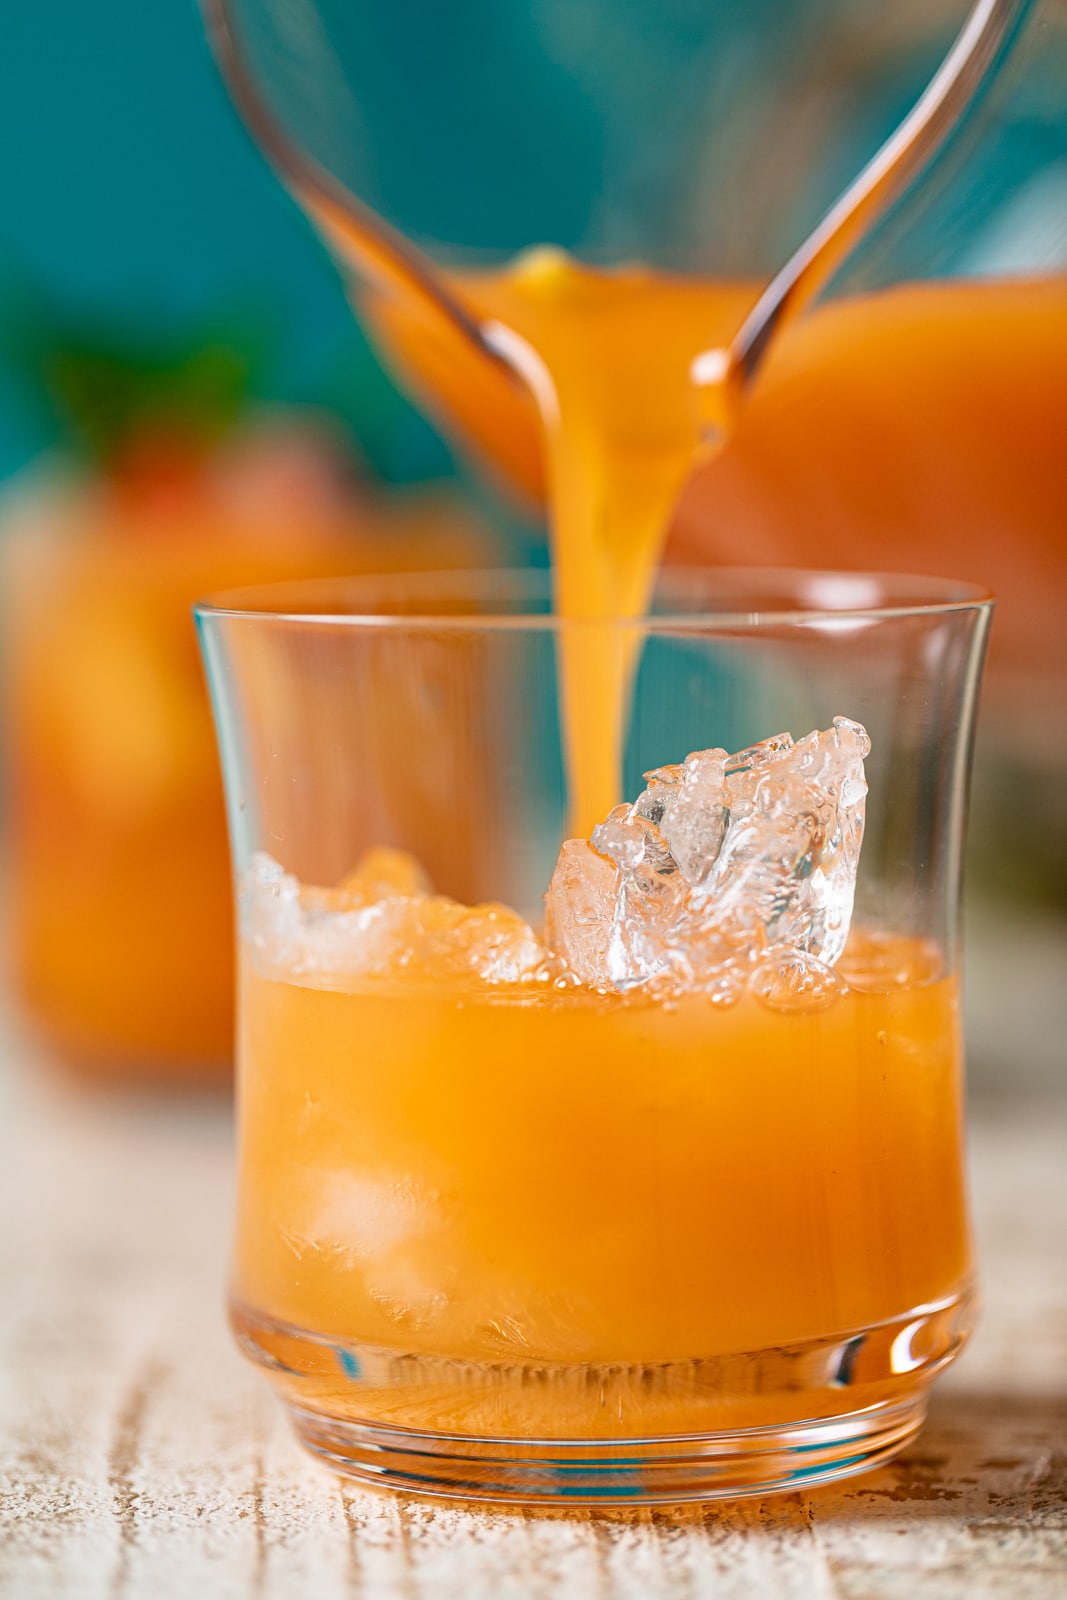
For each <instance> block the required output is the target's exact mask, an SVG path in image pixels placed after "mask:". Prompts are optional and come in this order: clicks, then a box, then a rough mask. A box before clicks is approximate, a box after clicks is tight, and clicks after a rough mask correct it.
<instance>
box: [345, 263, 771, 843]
mask: <svg viewBox="0 0 1067 1600" xmlns="http://www.w3.org/2000/svg"><path fill="white" fill-rule="evenodd" d="M452 287H453V289H454V291H455V292H456V293H457V295H458V296H459V298H460V299H461V300H462V301H463V303H464V304H465V305H467V306H468V307H469V308H470V310H471V312H472V313H473V315H474V316H475V319H476V320H477V322H478V323H479V324H480V325H481V327H482V328H483V329H489V330H492V329H495V328H498V327H503V328H504V329H506V330H507V337H506V343H505V344H504V349H505V353H506V355H507V358H508V362H509V363H510V364H511V366H512V367H513V368H514V369H515V373H518V375H519V378H520V379H521V384H520V382H517V381H516V378H515V375H514V373H513V374H512V375H511V376H509V375H508V372H507V370H506V368H505V367H504V366H494V365H493V364H492V363H491V362H490V361H488V360H487V359H486V358H485V357H484V356H480V355H479V354H478V352H477V350H476V349H475V348H474V347H473V346H472V345H471V344H470V343H469V342H466V341H465V340H464V339H463V337H462V336H461V335H460V334H458V333H457V332H455V331H454V330H453V329H452V328H451V327H450V326H448V325H446V324H443V323H442V321H441V319H440V318H439V317H438V318H435V317H434V315H433V313H432V312H430V311H429V310H426V311H424V312H423V314H422V315H420V314H419V313H418V312H417V311H416V310H414V309H413V308H412V307H411V304H410V302H407V301H400V300H388V299H374V300H373V301H371V303H370V308H369V309H370V315H371V319H372V324H373V325H374V326H375V327H376V328H377V329H378V331H379V334H380V336H381V337H382V339H383V341H384V343H385V345H386V348H387V349H388V350H389V351H390V352H391V353H392V355H393V357H394V359H395V360H396V361H397V362H398V364H399V365H400V367H401V370H402V371H405V372H408V373H410V374H412V377H413V382H414V384H415V386H416V388H418V389H419V391H420V393H422V394H427V395H429V396H430V399H431V404H433V405H435V406H436V407H438V408H443V409H444V410H445V411H446V412H447V413H448V414H449V415H451V416H453V417H454V418H456V419H458V420H459V422H460V424H461V425H464V426H466V428H467V429H468V430H469V431H471V432H472V433H473V436H474V437H475V439H477V440H479V442H480V443H481V444H482V445H483V447H485V448H486V449H487V450H488V451H490V452H491V453H492V455H493V456H494V457H495V458H496V460H497V462H498V464H499V465H500V466H502V467H503V469H504V470H505V471H506V472H507V473H509V474H510V475H512V476H513V477H514V478H515V479H516V480H517V481H518V482H520V483H521V484H523V485H524V486H526V487H527V488H537V487H539V485H540V476H539V468H540V452H541V441H542V440H543V442H544V443H543V448H544V471H545V475H546V477H545V490H546V493H547V498H548V503H549V506H550V519H551V529H552V567H553V577H554V590H555V605H556V610H557V611H558V612H559V614H560V615H561V616H564V617H568V618H580V619H582V622H583V627H582V628H581V629H579V630H572V631H571V632H570V633H569V634H568V635H567V636H565V637H564V639H563V641H562V646H561V662H560V671H561V679H562V689H561V699H562V712H563V724H564V737H565V745H566V749H565V753H566V758H567V774H568V781H569V787H570V813H569V823H568V827H569V832H570V833H571V835H572V836H574V837H579V838H580V837H586V836H587V835H588V834H589V833H590V832H591V831H592V829H593V828H594V827H595V826H596V824H597V823H598V822H599V821H601V820H602V818H603V817H604V816H605V815H606V814H607V812H608V811H609V810H610V809H611V807H612V806H613V805H614V804H615V803H616V802H617V801H618V799H619V782H620V774H621V769H622V738H623V725H624V719H625V703H626V697H627V689H628V684H629V676H630V668H631V667H632V664H633V663H632V659H631V651H630V650H628V649H627V648H626V646H625V644H624V645H623V646H622V647H620V644H619V639H618V634H617V632H616V631H615V630H610V631H609V630H607V629H605V630H603V631H600V630H598V629H597V628H596V627H595V625H592V626H585V624H595V621H596V619H598V618H600V619H604V618H619V617H622V618H627V617H638V616H641V615H642V614H643V613H644V611H645V609H646V607H647V604H648V600H649V596H650V593H651V589H652V584H653V580H654V578H655V574H656V570H657V568H658V566H659V562H660V558H661V555H662V553H663V545H664V540H665V538H666V534H667V529H668V526H669V523H670V517H671V512H672V510H673V507H674V504H675V502H676V500H677V499H678V496H679V495H680V493H681V491H682V487H683V485H684V483H685V481H686V479H687V477H688V476H689V474H690V473H691V471H692V468H693V466H694V463H695V461H696V459H697V456H698V453H699V451H700V448H701V435H702V419H703V414H704V413H703V409H702V406H701V401H700V396H699V394H698V391H697V390H696V389H695V388H694V386H693V384H692V382H691V381H690V376H689V368H690V365H691V363H692V360H693V357H694V356H695V355H697V354H698V353H699V352H700V351H701V350H703V349H706V348H709V347H713V346H720V345H722V344H725V343H726V342H728V340H729V339H730V337H731V336H732V335H733V333H734V332H735V331H736V329H737V327H738V326H739V324H740V322H741V320H742V318H743V316H744V313H745V311H746V310H747V309H748V307H749V305H750V304H751V303H752V301H753V299H754V298H755V292H756V291H755V289H754V287H753V286H752V285H749V284H741V285H738V284H718V283H705V282H700V281H699V280H696V279H691V280H688V279H669V278H664V277H657V276H656V275H654V274H653V273H651V272H649V271H648V269H647V268H642V267H634V268H627V269H620V270H618V271H615V272H594V271H592V270H591V269H588V268H584V267H580V266H578V265H576V264H575V263H574V262H572V261H570V260H568V258H567V257H565V256H563V255H561V254H560V253H558V252H555V251H534V252H531V253H530V254H529V255H528V256H527V257H525V258H522V259H521V260H520V261H519V263H518V264H517V265H516V266H515V268H514V269H513V270H512V271H510V272H508V273H504V274H495V275H488V274H487V275H484V276H474V275H466V276H464V277H463V278H461V279H456V280H454V281H453V283H452ZM490 337H494V335H493V334H490Z"/></svg>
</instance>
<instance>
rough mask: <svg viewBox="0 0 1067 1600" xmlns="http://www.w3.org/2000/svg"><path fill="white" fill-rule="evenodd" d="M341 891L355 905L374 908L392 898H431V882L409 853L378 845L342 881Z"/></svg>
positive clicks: (363, 856)
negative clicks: (416, 896) (420, 896)
mask: <svg viewBox="0 0 1067 1600" xmlns="http://www.w3.org/2000/svg"><path fill="white" fill-rule="evenodd" d="M340 887H341V888H342V889H343V890H344V892H345V894H346V895H347V896H350V897H351V899H352V902H353V904H356V903H358V904H360V905H374V904H375V903H376V902H377V901H378V900H386V899H388V898H389V897H390V896H392V895H407V896H412V895H424V894H429V893H430V880H429V878H428V877H427V876H426V874H425V872H424V871H423V869H422V867H421V866H420V865H419V863H418V862H417V861H416V860H415V857H414V856H412V855H408V853H407V851H406V850H393V849H391V848H390V847H388V846H386V845H379V846H377V847H376V848H375V849H373V850H368V851H367V852H366V853H365V854H364V855H362V856H360V858H359V861H358V862H357V863H356V865H355V866H354V867H353V869H352V871H351V872H349V873H346V874H345V876H344V877H343V878H342V879H341V884H340Z"/></svg>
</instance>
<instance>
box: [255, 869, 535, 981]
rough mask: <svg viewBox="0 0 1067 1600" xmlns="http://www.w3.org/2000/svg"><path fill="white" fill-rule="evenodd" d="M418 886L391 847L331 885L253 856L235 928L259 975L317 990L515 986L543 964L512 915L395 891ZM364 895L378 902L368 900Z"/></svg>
mask: <svg viewBox="0 0 1067 1600" xmlns="http://www.w3.org/2000/svg"><path fill="white" fill-rule="evenodd" d="M383 857H386V858H387V859H383ZM416 874H418V876H416ZM419 882H425V879H424V878H423V877H422V875H421V873H420V870H419V868H418V867H417V865H416V864H415V863H414V862H413V861H411V858H410V857H403V856H400V855H399V852H392V851H391V852H381V853H379V852H371V854H370V855H369V856H368V857H365V858H364V861H363V862H362V863H361V864H360V866H359V867H358V868H357V869H356V871H355V873H354V874H350V875H349V878H348V879H346V880H345V882H344V884H342V886H340V887H339V888H336V889H324V888H317V887H312V886H306V885H301V884H300V883H299V882H298V881H297V879H296V878H295V877H293V876H291V875H290V874H288V873H286V872H284V871H283V869H282V868H281V867H280V866H279V865H278V863H277V862H276V861H273V860H272V859H271V858H270V857H269V856H266V855H257V856H255V857H253V860H252V863H251V866H250V868H249V870H248V872H247V874H246V876H245V882H244V892H243V895H242V928H243V931H244V935H245V938H246V939H247V940H248V942H249V943H250V945H251V947H252V950H253V952H254V954H255V957H256V961H257V965H258V966H259V967H260V969H261V970H262V971H264V972H265V973H266V974H267V975H268V976H271V977H278V978H282V979H288V980H289V981H294V980H295V981H298V982H304V983H307V984H309V985H311V986H318V987H322V988H343V987H344V986H345V985H346V984H348V983H350V982H352V981H354V980H357V979H360V978H388V977H397V976H403V977H405V978H410V977H417V978H421V979H429V980H451V979H455V978H457V977H460V978H464V977H473V978H476V979H480V980H481V981H483V982H485V983H519V982H521V981H522V980H523V979H524V978H525V977H527V976H532V975H533V974H534V973H535V972H536V971H537V970H538V969H539V968H541V967H542V966H543V965H544V963H545V959H546V955H547V952H546V950H545V948H544V946H543V945H542V944H541V942H540V940H539V939H538V938H537V936H536V935H535V933H534V931H533V929H532V928H531V927H530V926H529V924H528V923H527V922H524V921H523V919H522V918H521V917H520V916H519V915H518V913H517V912H515V911H512V910H510V909H509V908H508V907H507V906H501V905H480V906H463V905H460V904H459V902H458V901H455V900H449V899H447V898H446V897H445V896H444V895H432V894H425V893H406V892H404V893H398V892H396V891H397V886H398V885H403V886H404V887H405V888H410V887H412V886H414V885H415V884H416V883H419ZM382 891H384V893H383V892H382ZM374 892H378V893H379V894H381V898H379V899H376V900H368V898H367V897H368V896H369V895H370V894H372V893H374Z"/></svg>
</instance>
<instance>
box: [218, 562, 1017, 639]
mask: <svg viewBox="0 0 1067 1600" xmlns="http://www.w3.org/2000/svg"><path fill="white" fill-rule="evenodd" d="M686 591H688V593H689V594H690V596H691V597H692V598H693V599H695V600H696V601H698V602H699V603H698V604H697V605H695V606H694V605H690V606H688V608H683V609H677V608H673V607H668V608H667V609H663V610H656V609H652V610H648V609H646V610H644V611H642V612H641V613H638V614H636V615H632V616H624V615H619V614H611V615H606V616H595V617H575V616H569V617H564V616H560V615H558V614H557V613H556V612H554V611H551V610H537V611H531V610H511V611H508V610H506V609H493V607H494V606H495V607H498V608H499V607H501V606H504V605H506V604H507V603H508V601H509V600H510V601H511V603H512V604H514V603H515V602H518V603H519V604H521V603H523V602H526V603H527V604H530V603H533V602H535V601H537V602H541V603H545V602H548V603H549V604H550V603H551V598H552V573H551V571H550V570H547V569H545V568H524V567H489V568H464V567H460V568H450V569H447V570H437V571H430V572H383V573H359V574H353V575H352V576H350V577H330V578H305V579H295V580H286V581H281V582H275V583H261V584H248V585H241V586H239V587H235V588H232V589H221V590H217V591H215V592H213V593H212V594H209V595H207V596H205V597H204V598H203V599H202V600H198V601H196V602H195V604H194V605H193V608H192V609H193V614H194V616H195V617H196V619H197V621H198V622H207V621H215V620H218V621H222V620H231V621H245V622H259V623H263V624H270V623H276V624H287V625H293V624H302V625H307V626H314V627H340V628H346V627H347V628H375V629H377V628H383V629H399V628H410V629H413V630H422V629H433V630H437V631H439V630H442V629H445V630H452V629H454V630H456V631H466V632H469V631H471V630H472V629H474V630H479V631H481V630H497V629H499V630H503V631H509V632H510V631H514V632H545V631H548V632H558V631H564V630H566V631H570V630H571V629H586V628H605V627H611V628H618V629H624V628H627V629H629V628H639V629H641V630H642V631H644V632H661V631H669V632H690V631H691V632H704V631H706V630H707V629H708V628H709V627H715V628H729V629H735V630H752V631H756V630H758V629H765V628H769V627H774V626H804V625H809V626H812V625H818V624H819V623H820V622H825V623H834V622H837V623H841V622H843V621H845V620H849V621H857V622H883V621H886V622H887V621H893V620H899V619H902V618H907V617H929V616H937V615H943V614H945V613H951V612H957V611H958V612H966V611H991V610H992V609H993V606H994V604H995V600H994V596H993V594H992V593H991V592H990V590H988V589H987V588H985V587H984V586H983V585H981V584H976V583H968V582H965V581H963V580H957V579H954V578H941V577H931V576H927V575H919V574H912V573H898V572H882V571H873V570H872V571H866V570H862V569H857V570H852V571H846V570H843V569H840V568H838V569H835V568H805V567H744V566H722V567H713V566H706V567H692V566H666V567H663V568H661V569H660V571H659V573H658V574H657V580H656V586H655V591H654V593H655V594H659V595H660V596H661V597H662V598H664V599H669V598H670V597H671V596H672V595H675V594H677V593H679V592H682V593H684V592H686ZM435 602H437V603H438V606H439V607H440V608H434V603H435ZM447 602H451V603H452V604H453V605H457V604H470V603H472V602H473V603H475V604H477V603H478V602H483V603H484V605H485V609H475V610H465V611H455V610H448V609H444V606H445V604H446V603H447ZM342 603H343V605H344V609H337V607H338V606H340V605H341V604H342ZM420 604H421V605H423V606H425V607H428V608H430V609H414V610H413V609H406V608H407V607H411V606H419V605H420ZM331 605H332V606H333V607H334V608H333V609H330V607H331ZM390 607H392V608H393V609H389V608H390Z"/></svg>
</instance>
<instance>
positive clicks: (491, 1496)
mask: <svg viewBox="0 0 1067 1600" xmlns="http://www.w3.org/2000/svg"><path fill="white" fill-rule="evenodd" d="M926 1400H927V1395H926V1389H925V1386H924V1387H923V1388H922V1389H920V1390H918V1391H917V1392H916V1393H914V1394H912V1395H911V1396H909V1397H908V1398H907V1399H906V1400H901V1401H897V1402H896V1403H894V1404H884V1405H880V1406H872V1407H870V1408H869V1409H867V1410H864V1411H856V1412H851V1413H847V1414H845V1415H844V1416H838V1417H834V1418H832V1419H829V1420H826V1419H817V1420H814V1421H811V1422H800V1423H795V1424H793V1425H791V1426H788V1427H784V1428H746V1429H742V1430H740V1431H738V1432H736V1433H708V1434H698V1435H690V1436H685V1437H682V1438H677V1439H619V1440H611V1441H608V1440H604V1439H594V1440H576V1439H539V1440H530V1439H475V1438H464V1437H462V1436H457V1437H452V1436H450V1435H447V1434H441V1433H422V1432H419V1431H417V1430H415V1429H408V1428H389V1427H382V1426H378V1425H375V1424H373V1423H365V1422H347V1421H344V1420H342V1419H340V1418H337V1417H327V1416H322V1415H319V1414H318V1413H316V1412H313V1411H304V1410H302V1409H301V1408H300V1407H298V1406H291V1407H290V1415H291V1418H292V1421H293V1424H294V1426H295V1428H296V1433H297V1437H298V1438H299V1439H300V1441H301V1443H302V1444H303V1445H304V1446H305V1447H306V1448H307V1449H308V1450H310V1451H311V1452H312V1454H313V1455H316V1456H318V1457H319V1458H320V1459H321V1460H322V1461H325V1462H326V1463H327V1465H329V1466H330V1467H332V1468H333V1469H334V1471H336V1472H339V1473H342V1474H343V1475H344V1476H345V1477H348V1478H355V1479H356V1480H357V1481H358V1482H361V1483H366V1484H376V1485H378V1486H384V1487H387V1488H391V1489H400V1490H403V1491H404V1492H405V1493H407V1494H423V1495H433V1496H436V1497H440V1498H444V1499H450V1500H451V1499H459V1500H491V1501H504V1502H508V1501H511V1502H514V1503H515V1504H523V1505H530V1504H534V1505H536V1504H541V1505H559V1504H569V1505H578V1506H580V1505H610V1504H612V1503H616V1504H623V1505H653V1504H657V1503H660V1504H662V1503H668V1504H678V1503H679V1502H682V1501H686V1500H716V1499H727V1498H730V1499H733V1498H738V1497H741V1496H744V1495H763V1494H773V1493H775V1492H779V1493H781V1492H785V1491H788V1490H796V1489H800V1488H805V1489H806V1488H811V1487H812V1486H814V1485H815V1484H820V1483H830V1482H832V1481H833V1480H834V1479H835V1478H847V1477H852V1476H853V1475H854V1474H856V1473H858V1472H867V1471H869V1470H870V1469H871V1468H872V1467H877V1466H880V1465H881V1463H882V1462H884V1461H888V1460H890V1459H891V1457H893V1456H895V1455H896V1454H897V1452H898V1451H900V1450H902V1449H903V1448H904V1446H905V1445H907V1444H908V1443H909V1442H910V1441H911V1440H912V1439H913V1438H914V1437H915V1435H916V1434H917V1433H918V1432H919V1429H920V1428H921V1427H922V1425H923V1421H924V1419H925V1417H926Z"/></svg>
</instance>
